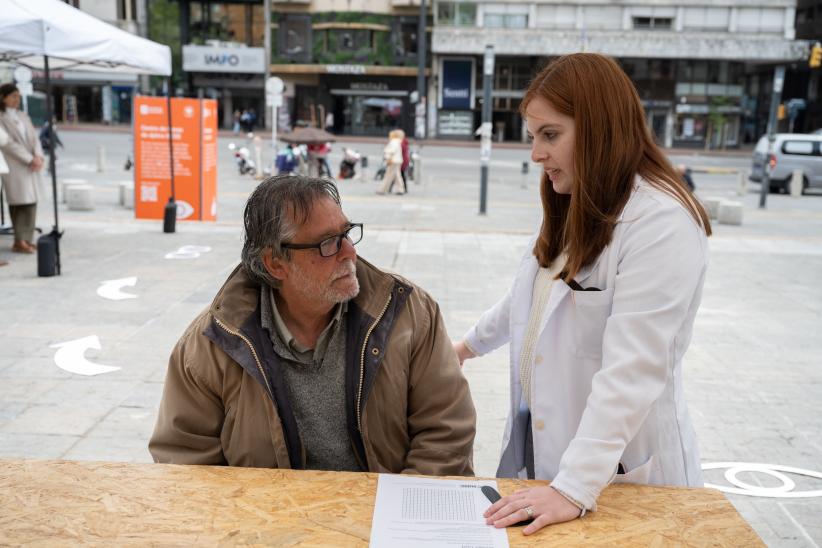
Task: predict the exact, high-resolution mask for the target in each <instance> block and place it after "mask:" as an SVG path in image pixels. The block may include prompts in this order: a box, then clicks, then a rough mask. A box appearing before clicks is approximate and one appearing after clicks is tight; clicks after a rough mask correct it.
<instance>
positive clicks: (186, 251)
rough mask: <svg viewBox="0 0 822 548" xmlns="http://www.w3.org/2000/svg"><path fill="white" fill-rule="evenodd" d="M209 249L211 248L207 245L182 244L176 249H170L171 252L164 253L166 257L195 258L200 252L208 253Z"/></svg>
mask: <svg viewBox="0 0 822 548" xmlns="http://www.w3.org/2000/svg"><path fill="white" fill-rule="evenodd" d="M209 251H211V248H210V247H208V246H207V245H184V246H182V247H180V248H179V249H177V250H176V251H172V252H171V253H166V255H165V258H166V259H196V258H197V257H199V256H200V254H201V253H208V252H209Z"/></svg>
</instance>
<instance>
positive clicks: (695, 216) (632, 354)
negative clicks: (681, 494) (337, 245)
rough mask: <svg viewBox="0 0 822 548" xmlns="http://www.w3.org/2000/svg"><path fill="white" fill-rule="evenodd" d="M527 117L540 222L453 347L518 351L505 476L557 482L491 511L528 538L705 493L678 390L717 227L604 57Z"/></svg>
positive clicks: (471, 351)
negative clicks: (600, 501)
mask: <svg viewBox="0 0 822 548" xmlns="http://www.w3.org/2000/svg"><path fill="white" fill-rule="evenodd" d="M521 112H522V114H523V116H524V118H525V119H526V122H527V125H528V133H529V134H530V136H531V137H532V138H533V144H532V148H531V159H532V160H533V161H534V162H537V163H539V164H542V167H543V170H544V172H543V175H542V184H541V187H540V188H541V198H542V209H543V221H542V226H541V228H540V230H539V233H538V234H537V236H536V237H535V240H534V242H533V246H532V247H531V248H530V249H529V250H528V251H527V252H526V254H525V256H524V257H523V258H522V262H521V264H520V266H519V269H518V272H517V275H516V278H515V280H514V283H513V285H512V287H511V289H510V290H509V292H508V293H507V295H505V297H503V299H502V300H501V301H499V302H498V303H497V304H496V305H495V306H494V307H492V308H491V309H489V310H488V311H487V312H485V313H484V314H483V315H482V316H481V317H480V319H479V321H478V322H477V324H476V325H475V326H474V327H473V328H471V329H470V330H469V331H468V333H467V334H466V335H465V337H464V339H463V340H462V341H460V342H457V343H455V345H454V347H455V350H456V351H457V354H458V355H459V357H460V360H461V361H462V360H465V359H468V358H471V357H474V356H478V355H482V354H485V353H487V352H490V351H491V350H494V349H495V348H498V347H500V346H502V345H504V344H505V343H510V363H511V392H512V394H511V409H510V414H509V418H508V423H507V426H506V430H505V435H504V438H503V451H502V457H501V461H500V465H499V469H498V470H497V475H498V476H500V477H521V478H525V477H530V478H537V479H544V480H551V485H550V487H536V488H531V489H526V490H524V491H521V492H519V493H516V494H514V495H510V496H507V497H504V498H503V499H501V500H500V501H498V502H497V503H495V504H494V505H493V506H491V508H489V510H488V511H487V512H486V515H485V516H486V518H487V520H488V523H493V524H494V525H496V526H497V527H505V526H508V525H511V524H513V523H517V522H520V521H523V520H526V519H529V518H533V519H534V522H533V523H531V524H530V525H528V526H527V527H526V528H525V529H524V533H525V534H531V533H534V532H535V531H537V530H539V529H540V528H542V527H544V526H545V525H548V524H551V523H558V522H562V521H568V520H571V519H574V518H577V517H579V516H581V515H584V514H585V512H586V511H592V510H595V509H596V500H597V497H598V496H599V494H600V492H601V491H602V489H603V488H604V487H605V486H606V485H608V484H609V483H611V482H631V483H652V484H664V485H691V486H697V485H701V484H702V475H701V471H700V464H699V452H698V449H697V444H696V438H695V434H694V429H693V426H692V424H691V420H690V418H689V416H688V410H687V407H686V405H685V400H684V394H683V388H682V356H683V354H684V353H685V350H686V349H687V347H688V343H689V342H690V339H691V334H692V330H693V323H694V317H695V316H696V311H697V308H698V307H699V302H700V298H701V295H702V285H703V283H704V280H705V271H706V268H707V265H708V248H707V236H708V235H709V234H710V233H711V228H710V221H709V219H708V216H707V215H706V213H705V210H704V209H703V207H702V206H701V205H700V204H699V203H698V202H697V201H696V200H695V199H694V198H693V196H692V195H691V193H690V192H689V191H688V190H687V189H686V188H685V187H684V186H683V184H682V181H681V178H680V177H679V174H678V173H677V172H676V171H675V170H674V168H673V167H672V166H671V165H670V164H669V162H668V160H667V159H666V158H665V156H664V155H663V154H662V152H661V151H660V150H659V149H658V148H657V146H656V145H655V144H654V142H653V140H652V138H651V136H650V134H649V132H648V129H647V125H646V123H645V117H644V111H643V108H642V103H641V102H640V99H639V96H638V95H637V93H636V90H635V89H634V86H633V84H632V83H631V81H630V79H629V78H628V77H627V76H626V75H625V73H624V72H623V71H622V70H621V69H620V68H619V66H618V65H617V64H616V63H615V62H614V61H613V60H612V59H610V58H608V57H605V56H602V55H596V54H584V53H580V54H574V55H567V56H564V57H560V58H558V59H556V60H555V61H553V62H552V63H551V64H550V65H548V66H547V67H546V68H545V69H543V70H542V72H540V73H539V74H538V75H537V77H536V78H535V79H534V81H533V82H532V83H531V85H530V87H529V88H528V90H527V92H526V94H525V97H524V99H523V101H522V106H521Z"/></svg>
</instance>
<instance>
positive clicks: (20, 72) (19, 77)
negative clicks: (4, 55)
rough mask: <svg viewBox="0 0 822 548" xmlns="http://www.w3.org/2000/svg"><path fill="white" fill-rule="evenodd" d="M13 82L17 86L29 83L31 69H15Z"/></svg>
mask: <svg viewBox="0 0 822 548" xmlns="http://www.w3.org/2000/svg"><path fill="white" fill-rule="evenodd" d="M13 74H14V81H15V82H17V83H18V84H26V83H28V82H31V69H30V68H28V67H17V68H16V69H14V73H13Z"/></svg>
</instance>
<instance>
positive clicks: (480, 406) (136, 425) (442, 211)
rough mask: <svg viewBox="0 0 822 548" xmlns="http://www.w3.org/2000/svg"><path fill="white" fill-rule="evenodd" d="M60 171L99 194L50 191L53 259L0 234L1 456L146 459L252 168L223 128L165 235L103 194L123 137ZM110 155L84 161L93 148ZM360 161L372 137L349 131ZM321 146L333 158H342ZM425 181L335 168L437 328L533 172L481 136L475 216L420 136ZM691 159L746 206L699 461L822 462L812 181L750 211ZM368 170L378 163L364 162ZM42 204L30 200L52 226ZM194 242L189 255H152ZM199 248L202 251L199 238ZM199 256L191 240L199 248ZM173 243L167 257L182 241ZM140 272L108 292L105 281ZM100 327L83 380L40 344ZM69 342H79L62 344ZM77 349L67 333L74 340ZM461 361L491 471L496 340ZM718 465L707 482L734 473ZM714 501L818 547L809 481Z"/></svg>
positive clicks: (233, 248) (112, 190)
mask: <svg viewBox="0 0 822 548" xmlns="http://www.w3.org/2000/svg"><path fill="white" fill-rule="evenodd" d="M62 139H63V141H64V142H65V144H66V148H65V149H63V150H60V152H59V153H60V160H59V167H58V173H59V174H60V177H61V179H62V178H77V179H83V180H86V181H87V182H89V183H90V184H93V185H94V187H95V206H96V207H95V210H94V211H89V212H79V211H67V210H66V209H65V207H64V206H62V205H61V206H60V219H61V221H60V223H61V227H62V228H64V229H65V237H64V238H63V242H62V252H63V275H62V276H59V277H54V278H38V277H37V276H36V258H35V257H33V256H21V255H18V254H12V253H11V252H10V247H11V237H10V236H0V260H8V261H10V263H11V264H10V265H9V266H6V267H3V268H0V322H2V323H3V329H2V331H0V458H2V457H24V458H49V459H58V458H59V459H81V460H114V461H133V462H150V460H151V458H150V455H149V453H148V451H147V449H146V444H147V441H148V438H149V436H150V434H151V431H152V428H153V425H154V419H155V414H156V409H157V405H158V402H159V399H160V395H161V390H162V383H163V380H164V376H165V368H166V361H167V358H168V354H169V351H170V350H171V347H172V346H173V344H174V343H175V342H176V340H177V338H178V337H179V336H180V334H181V333H182V331H183V330H184V328H185V327H186V325H187V324H188V323H189V322H190V321H191V320H192V319H193V318H194V317H195V316H196V315H197V313H198V312H200V311H201V310H202V309H203V308H204V307H206V306H207V305H208V304H209V303H210V301H211V299H212V297H213V295H214V293H215V292H216V290H217V289H218V288H219V287H220V285H221V284H222V282H223V280H224V279H225V277H226V276H227V275H228V273H229V272H230V271H231V270H232V269H233V268H234V267H235V266H236V264H237V263H238V259H239V250H240V247H241V242H242V233H241V223H240V220H241V211H242V207H243V205H244V202H245V198H246V197H247V196H248V193H249V192H250V191H251V190H252V189H253V188H254V186H255V181H254V180H253V179H252V178H250V177H248V176H245V177H241V176H239V175H238V174H237V172H236V170H235V169H234V166H233V163H232V158H231V156H230V154H229V151H228V149H227V146H226V145H227V144H228V140H227V139H225V138H221V140H220V144H219V146H220V161H219V198H218V200H219V209H218V218H219V220H218V221H217V222H216V223H193V222H179V223H178V224H177V232H176V233H174V234H163V233H162V230H161V223H160V222H158V221H137V220H134V218H133V211H131V210H127V209H124V208H123V207H121V206H120V205H119V204H118V184H119V183H120V182H121V181H126V180H130V178H131V172H130V171H124V170H123V162H124V160H125V158H126V151H127V150H128V147H129V136H128V135H126V134H114V133H95V132H88V131H86V132H69V131H65V132H64V133H63V134H62ZM100 145H102V146H104V147H105V158H106V170H105V171H104V172H102V173H101V172H98V171H97V147H98V146H100ZM354 146H355V147H357V148H359V149H360V150H361V151H362V152H364V153H366V154H367V155H368V156H369V157H370V158H371V164H372V166H373V164H374V163H375V161H376V158H378V157H379V156H380V149H381V146H380V145H379V144H376V143H366V144H364V143H358V144H355V145H354ZM340 148H341V147H340V146H339V145H335V151H334V153H333V154H332V156H331V164H332V166H334V167H336V165H337V164H338V163H339V159H340V154H339V151H340ZM422 153H423V163H422V177H421V183H420V184H412V185H411V188H410V193H409V194H408V195H406V196H390V197H389V196H377V195H375V194H374V190H375V189H376V183H375V182H374V181H373V180H372V179H371V177H370V173H369V177H368V178H367V180H366V181H359V180H355V181H344V182H342V183H341V184H340V189H341V193H342V196H343V206H344V209H345V210H346V212H347V213H348V215H349V217H350V218H351V219H352V220H354V221H357V222H362V223H364V224H365V237H364V239H363V241H362V243H361V244H360V245H359V246H358V251H359V253H360V254H361V255H362V256H364V257H366V258H368V259H369V260H371V261H372V262H374V263H376V264H377V265H378V266H381V267H385V268H388V269H393V270H396V271H398V272H401V273H402V274H403V275H405V276H407V277H409V278H410V279H412V280H414V281H415V282H417V283H418V284H420V285H421V286H422V287H423V288H425V289H426V290H428V291H429V292H430V293H431V294H432V295H433V296H434V297H435V298H436V299H437V300H438V301H439V303H440V305H441V308H442V312H443V315H444V317H445V320H446V324H447V327H448V330H449V332H450V334H451V335H452V337H455V338H456V337H459V336H461V335H462V334H463V333H464V332H465V330H466V329H467V328H468V327H469V326H470V325H471V324H472V322H473V321H474V320H476V318H477V317H478V316H479V315H480V314H481V313H482V312H483V311H484V310H485V309H486V308H487V307H489V306H491V305H492V304H494V302H496V300H497V299H499V298H500V297H501V296H502V295H503V294H504V292H505V291H506V290H507V288H508V285H509V284H510V282H511V279H512V276H513V273H514V270H515V267H516V265H517V262H518V261H519V258H520V256H521V254H522V253H523V251H524V248H525V245H526V243H527V241H528V238H529V235H530V234H531V233H533V232H534V231H535V230H536V229H537V227H538V224H539V219H540V210H539V200H538V190H537V186H536V183H537V178H538V173H537V171H538V170H535V169H534V168H533V167H532V168H531V170H530V173H529V175H527V176H523V175H521V173H520V168H521V164H522V162H523V161H527V159H528V152H527V151H526V150H517V149H505V150H495V151H494V162H493V164H492V168H491V176H490V189H489V201H488V204H489V206H488V214H487V215H485V216H480V215H478V214H477V211H478V193H479V190H478V189H479V182H478V181H479V161H478V156H479V151H478V149H476V148H465V147H442V146H433V145H428V146H426V147H425V148H424V149H423V152H422ZM673 160H674V161H675V162H685V163H687V164H689V165H691V166H693V167H694V168H696V169H697V173H696V175H695V178H696V184H697V187H698V194H699V195H700V196H701V197H708V196H719V197H724V198H728V199H734V200H738V201H740V202H742V203H743V204H744V206H745V212H744V214H745V218H744V223H743V225H742V226H728V225H720V224H716V225H715V226H714V228H715V234H714V236H713V237H712V238H710V247H711V266H710V269H709V273H708V277H707V281H706V284H705V291H704V297H703V302H702V307H701V309H700V312H699V315H698V316H697V320H696V327H695V333H694V338H693V342H692V344H691V348H690V350H689V352H688V354H687V355H686V358H685V382H686V392H687V395H688V397H689V403H690V409H691V414H692V416H693V418H694V422H695V426H696V430H697V435H698V437H699V441H700V447H701V452H702V459H703V461H704V462H705V463H714V462H746V463H764V464H768V465H781V466H788V467H794V468H801V469H807V470H812V471H815V472H817V473H822V337H821V336H820V335H821V334H822V283H820V282H821V281H822V193H818V194H814V195H809V196H804V197H802V198H792V197H790V196H785V195H771V196H769V198H768V207H767V209H764V210H761V209H758V208H757V207H756V205H757V203H758V195H757V194H756V192H758V186H757V185H752V186H751V187H750V188H748V189H747V190H745V191H744V192H743V194H742V195H738V181H739V178H738V175H737V171H738V170H744V169H748V168H749V167H750V166H749V163H750V161H749V158H748V157H746V156H744V155H739V154H728V155H704V154H679V155H677V156H675V157H673ZM372 172H373V168H372ZM52 218H53V213H52V209H51V202H50V193H49V201H47V202H43V203H42V204H41V205H40V207H39V211H38V225H39V226H40V227H42V228H43V229H44V230H48V229H49V227H50V225H51V224H52ZM183 246H200V247H201V249H200V251H199V252H198V253H184V254H182V256H183V257H184V258H166V256H167V254H169V253H172V254H173V253H174V252H175V251H176V250H179V249H180V248H181V247H183ZM206 248H208V250H207V251H206V250H205V249H206ZM195 255H196V256H195ZM177 256H178V257H179V256H180V254H178V255H177ZM127 277H136V278H137V281H136V284H135V285H134V286H133V287H127V288H125V290H126V291H128V292H130V293H133V294H136V295H138V298H135V299H128V300H120V301H113V300H107V299H103V298H101V297H100V296H98V294H97V289H98V287H99V286H100V284H101V282H103V281H107V280H116V279H122V278H127ZM86 337H96V338H97V340H99V348H94V347H93V346H91V343H87V345H86V346H88V348H87V350H86V352H85V358H86V359H88V360H89V361H91V362H93V363H95V364H102V365H108V366H112V367H116V368H118V369H116V370H114V371H111V372H108V373H104V374H100V375H96V376H81V375H77V374H72V373H69V372H67V371H65V370H63V369H60V368H58V367H57V365H56V364H55V354H56V352H57V351H58V350H61V351H63V352H69V353H70V352H71V350H70V349H65V348H63V349H60V348H57V347H55V346H54V345H58V344H61V343H65V342H69V341H75V340H77V339H83V338H86ZM77 344H81V343H77ZM81 346H82V345H81ZM79 351H82V348H80V350H79ZM465 374H466V376H467V377H468V380H469V382H470V385H471V390H472V393H473V397H474V401H475V404H476V407H477V411H478V432H477V443H476V449H475V464H476V471H477V474H478V475H485V476H489V475H493V473H494V471H495V467H496V460H497V457H498V453H499V449H500V447H499V445H500V440H501V435H502V429H503V426H504V421H505V416H506V413H507V401H508V364H507V348H503V349H500V350H499V351H497V352H495V353H492V354H491V355H488V356H486V357H483V358H481V359H477V360H473V361H471V362H468V364H467V365H466V368H465ZM723 474H724V470H712V471H709V472H706V480H707V481H709V482H711V483H715V484H721V485H725V486H730V484H729V483H728V482H727V481H726V479H725V478H724V476H723ZM788 475H789V476H790V479H791V480H793V481H795V483H796V487H795V489H794V490H793V492H794V493H796V492H801V491H814V490H816V491H820V490H822V479H819V478H812V477H806V476H801V475H796V474H788ZM737 478H738V479H739V480H741V481H743V482H747V483H751V484H754V485H760V486H764V487H776V486H779V485H780V484H781V483H782V482H781V481H780V480H779V479H777V478H776V477H774V476H773V475H768V474H765V473H751V472H742V473H740V474H738V476H737ZM729 499H730V500H731V501H732V502H733V504H734V505H735V506H736V508H737V509H738V510H739V511H740V512H741V514H742V516H743V517H744V518H745V519H746V520H748V521H749V522H750V523H751V525H752V526H753V527H754V529H755V530H756V531H757V532H758V533H759V535H760V536H762V538H763V539H764V541H765V542H766V543H767V544H769V545H771V546H786V547H800V546H807V547H819V546H820V545H822V518H821V517H820V516H822V496H817V497H811V498H764V497H752V496H745V495H737V494H731V495H729Z"/></svg>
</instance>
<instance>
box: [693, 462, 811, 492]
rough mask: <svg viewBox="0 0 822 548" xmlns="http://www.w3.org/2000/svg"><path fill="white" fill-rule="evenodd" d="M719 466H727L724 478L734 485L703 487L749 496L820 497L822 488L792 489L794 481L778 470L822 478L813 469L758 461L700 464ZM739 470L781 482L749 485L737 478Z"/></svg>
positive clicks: (708, 467) (706, 468)
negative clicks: (759, 474) (763, 475)
mask: <svg viewBox="0 0 822 548" xmlns="http://www.w3.org/2000/svg"><path fill="white" fill-rule="evenodd" d="M719 468H727V469H728V470H726V471H725V479H727V480H728V482H729V483H731V484H733V485H736V487H728V486H726V485H716V484H712V483H705V487H708V488H710V489H718V490H719V491H722V492H723V493H731V494H734V495H747V496H750V497H767V498H793V499H798V498H810V497H822V489H817V490H815V491H794V490H793V489H794V487H796V484H795V483H794V481H793V480H792V479H790V478H788V477H787V476H785V475H784V474H781V473H780V472H788V473H789V474H795V475H797V476H807V477H811V478H817V479H822V472H814V471H813V470H805V469H803V468H794V467H792V466H782V465H781V464H761V463H758V462H708V463H703V464H702V469H703V470H716V469H719ZM741 472H759V473H762V474H767V475H769V476H771V477H773V478H776V479H778V480H779V481H781V482H782V485H778V486H776V487H761V486H756V485H751V484H750V483H746V482H743V481H741V480H739V479H738V478H737V477H736V475H737V474H739V473H741Z"/></svg>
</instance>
